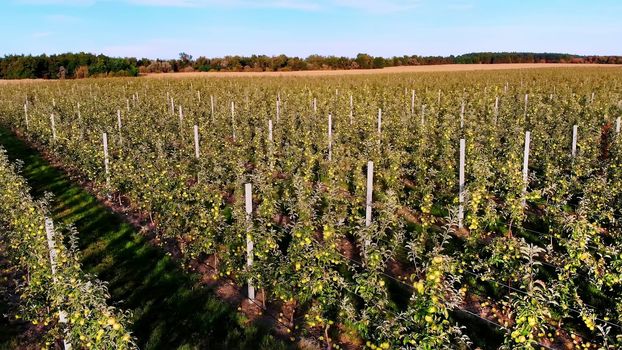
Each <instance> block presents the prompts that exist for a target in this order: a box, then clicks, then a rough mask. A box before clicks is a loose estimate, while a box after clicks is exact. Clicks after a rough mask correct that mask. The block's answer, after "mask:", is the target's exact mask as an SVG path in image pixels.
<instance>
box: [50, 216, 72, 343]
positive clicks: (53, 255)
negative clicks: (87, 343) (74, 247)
mask: <svg viewBox="0 0 622 350" xmlns="http://www.w3.org/2000/svg"><path fill="white" fill-rule="evenodd" d="M45 233H46V236H47V242H48V249H49V252H50V265H51V267H52V281H53V282H54V283H57V282H58V278H57V277H56V267H57V265H56V258H57V257H58V252H57V251H56V243H55V242H54V236H55V233H54V222H53V221H52V219H50V218H48V217H46V218H45ZM58 321H59V322H60V323H62V324H64V325H66V324H67V313H66V312H65V311H64V310H63V309H62V308H61V309H59V311H58ZM63 345H64V347H65V350H70V349H71V344H70V343H69V342H68V341H67V340H66V339H63Z"/></svg>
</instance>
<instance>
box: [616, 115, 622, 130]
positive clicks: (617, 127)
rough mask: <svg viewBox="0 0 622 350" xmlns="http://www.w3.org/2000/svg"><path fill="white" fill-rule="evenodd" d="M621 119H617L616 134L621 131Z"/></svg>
mask: <svg viewBox="0 0 622 350" xmlns="http://www.w3.org/2000/svg"><path fill="white" fill-rule="evenodd" d="M620 119H621V118H620V117H618V118H617V119H616V134H619V133H620V126H621V124H622V121H621V120H620Z"/></svg>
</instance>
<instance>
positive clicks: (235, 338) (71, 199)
mask: <svg viewBox="0 0 622 350" xmlns="http://www.w3.org/2000/svg"><path fill="white" fill-rule="evenodd" d="M0 145H2V146H3V147H4V148H5V149H6V150H7V154H8V156H9V158H10V159H11V160H12V161H14V160H16V159H21V160H22V161H23V162H24V167H23V169H22V176H24V177H25V178H26V179H27V180H28V183H29V184H30V186H31V187H32V190H31V192H32V193H31V194H32V195H33V197H35V198H39V197H41V196H42V195H43V194H44V193H45V192H50V193H52V194H53V195H54V200H53V203H52V204H51V205H52V208H51V210H52V212H53V217H54V219H55V220H56V221H58V222H63V223H73V224H74V225H75V226H76V228H77V229H78V231H79V233H80V234H79V237H80V249H81V253H82V264H83V268H84V270H85V271H86V272H88V273H92V274H94V275H96V276H97V278H99V279H100V280H104V281H107V282H108V288H109V291H110V294H111V300H110V301H109V302H110V303H111V304H113V305H115V306H118V307H120V308H122V309H124V310H131V311H132V313H133V316H134V317H133V321H134V323H133V326H132V331H133V333H134V335H135V336H136V337H137V338H138V344H139V346H140V348H141V349H176V348H183V349H261V348H265V349H272V350H277V349H286V348H290V347H291V345H287V344H285V343H283V342H282V341H280V340H277V339H275V338H274V337H273V336H272V335H270V334H269V330H268V329H265V328H262V327H260V326H258V325H253V324H248V325H246V324H245V323H244V320H243V319H242V316H240V315H239V314H238V313H237V311H236V310H235V308H234V307H232V306H231V305H229V304H227V303H225V302H224V301H221V300H220V299H218V298H217V296H215V295H214V293H213V291H212V290H210V289H208V288H205V287H202V286H200V285H199V283H198V277H197V276H196V275H193V274H189V273H187V272H184V271H183V270H181V269H180V268H179V267H178V266H177V264H176V263H175V262H174V261H172V260H171V259H170V258H169V257H168V256H166V255H165V254H164V253H163V252H162V251H161V250H159V249H157V248H154V247H152V246H150V245H149V244H148V243H147V242H146V240H145V239H144V238H143V237H142V236H141V235H140V234H139V233H138V232H137V231H136V230H134V228H133V227H132V226H131V225H129V224H128V223H126V222H124V221H123V220H122V219H121V218H120V217H119V216H117V215H116V214H114V213H113V212H111V211H110V210H108V209H107V208H106V207H104V206H103V205H102V204H100V203H99V202H98V201H97V200H96V199H95V198H94V197H92V196H91V195H89V194H88V193H87V192H86V191H85V190H83V189H82V188H80V187H79V186H78V185H76V184H74V183H72V182H71V181H70V179H69V178H68V177H67V176H66V175H65V174H64V173H63V172H61V171H60V170H58V169H55V168H53V167H52V166H50V165H49V164H48V163H47V162H46V161H45V160H44V159H43V158H42V157H41V156H40V155H39V153H38V152H37V151H35V150H33V149H31V148H29V147H28V146H27V145H26V144H25V143H23V142H21V141H20V140H18V139H17V138H16V137H15V135H13V134H12V133H10V132H9V131H7V130H6V129H0Z"/></svg>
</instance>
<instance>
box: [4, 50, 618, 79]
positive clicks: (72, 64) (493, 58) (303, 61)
mask: <svg viewBox="0 0 622 350" xmlns="http://www.w3.org/2000/svg"><path fill="white" fill-rule="evenodd" d="M467 63H476V64H495V63H604V64H616V63H617V64H622V56H579V55H571V54H562V53H530V52H478V53H468V54H464V55H458V56H453V55H452V56H445V57H444V56H418V55H412V56H408V55H404V56H394V57H390V58H385V57H380V56H376V57H374V56H372V55H368V54H365V53H360V54H358V55H357V56H356V57H343V56H341V57H338V56H321V55H311V56H308V57H306V58H300V57H289V56H286V55H278V56H266V55H252V56H225V57H216V58H207V57H205V56H200V57H198V58H196V59H193V57H192V55H189V54H187V53H183V52H182V53H180V54H179V58H178V59H170V60H160V59H148V58H142V59H138V58H134V57H126V58H118V57H109V56H105V55H101V54H100V55H94V54H91V53H84V52H80V53H64V54H59V55H49V56H48V55H45V54H44V55H38V56H32V55H7V56H4V57H0V79H26V78H31V79H35V78H42V79H66V78H67V79H70V78H76V79H80V78H86V77H122V76H138V75H139V74H145V73H167V72H193V71H201V72H209V71H227V72H240V71H248V72H265V71H300V70H333V69H378V68H384V67H396V66H417V65H437V64H467Z"/></svg>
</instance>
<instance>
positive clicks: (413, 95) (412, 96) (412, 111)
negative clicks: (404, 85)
mask: <svg viewBox="0 0 622 350" xmlns="http://www.w3.org/2000/svg"><path fill="white" fill-rule="evenodd" d="M410 114H411V115H415V90H414V89H413V90H412V94H411V95H410Z"/></svg>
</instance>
